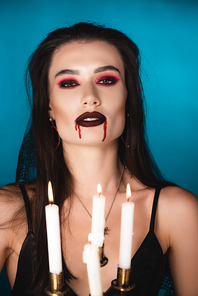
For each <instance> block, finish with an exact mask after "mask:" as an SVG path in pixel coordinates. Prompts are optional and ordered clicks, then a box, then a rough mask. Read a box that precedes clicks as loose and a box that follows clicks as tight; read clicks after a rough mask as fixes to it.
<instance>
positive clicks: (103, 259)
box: [99, 244, 108, 267]
mask: <svg viewBox="0 0 198 296" xmlns="http://www.w3.org/2000/svg"><path fill="white" fill-rule="evenodd" d="M99 259H100V267H103V266H105V265H106V264H107V263H108V258H107V257H105V255H104V244H103V246H102V247H99Z"/></svg>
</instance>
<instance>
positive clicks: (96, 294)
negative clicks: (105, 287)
mask: <svg viewBox="0 0 198 296" xmlns="http://www.w3.org/2000/svg"><path fill="white" fill-rule="evenodd" d="M83 262H84V263H85V264H87V274H88V280H89V290H90V295H91V296H102V295H103V292H102V281H101V274H100V260H99V254H98V246H96V245H93V244H90V243H88V244H86V245H85V246H84V251H83Z"/></svg>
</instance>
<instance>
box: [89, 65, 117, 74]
mask: <svg viewBox="0 0 198 296" xmlns="http://www.w3.org/2000/svg"><path fill="white" fill-rule="evenodd" d="M107 70H111V71H112V70H113V71H116V72H118V73H120V71H119V69H118V68H116V67H114V66H104V67H99V68H97V69H96V70H95V71H94V73H99V72H103V71H107Z"/></svg>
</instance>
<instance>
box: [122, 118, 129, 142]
mask: <svg viewBox="0 0 198 296" xmlns="http://www.w3.org/2000/svg"><path fill="white" fill-rule="evenodd" d="M128 120H129V113H127V115H126V125H127V122H128ZM125 135H126V130H125V131H124V132H123V134H122V135H121V140H122V142H123V143H124V145H125V147H126V148H129V147H130V146H129V144H128V143H126V141H125V140H124V136H125Z"/></svg>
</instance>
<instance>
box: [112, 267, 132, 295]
mask: <svg viewBox="0 0 198 296" xmlns="http://www.w3.org/2000/svg"><path fill="white" fill-rule="evenodd" d="M130 273H131V268H129V269H124V268H120V267H118V272H117V279H116V280H113V281H112V282H111V286H112V287H113V288H114V289H116V290H118V291H120V295H124V294H125V293H126V292H128V291H131V290H132V289H133V288H134V287H135V284H131V283H130Z"/></svg>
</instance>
